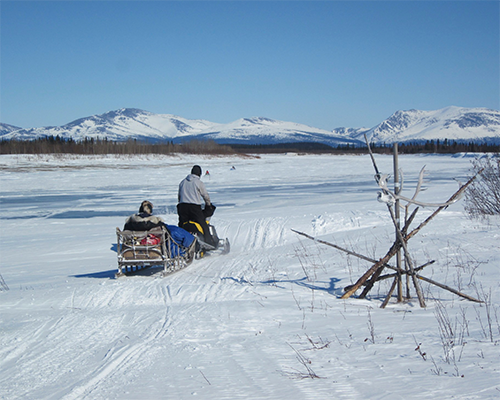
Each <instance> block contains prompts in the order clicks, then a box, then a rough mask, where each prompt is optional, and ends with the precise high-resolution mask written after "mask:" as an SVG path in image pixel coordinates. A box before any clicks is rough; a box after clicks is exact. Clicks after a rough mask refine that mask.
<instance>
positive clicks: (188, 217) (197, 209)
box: [177, 203, 215, 245]
mask: <svg viewBox="0 0 500 400" xmlns="http://www.w3.org/2000/svg"><path fill="white" fill-rule="evenodd" d="M177 214H178V215H179V227H181V228H183V227H184V226H183V225H184V224H185V223H186V222H189V221H193V222H197V223H198V224H200V226H201V229H203V238H204V240H205V242H206V243H208V244H210V245H215V243H213V239H212V236H211V235H210V231H209V229H208V225H207V221H206V218H205V214H204V213H203V210H202V209H201V206H200V205H199V204H191V203H179V204H177Z"/></svg>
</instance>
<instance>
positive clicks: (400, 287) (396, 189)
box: [393, 142, 403, 303]
mask: <svg viewBox="0 0 500 400" xmlns="http://www.w3.org/2000/svg"><path fill="white" fill-rule="evenodd" d="M393 153H394V154H393V158H394V193H395V194H396V195H398V194H399V193H400V192H401V185H400V182H399V158H398V143H397V142H396V143H394V145H393ZM394 208H395V210H394V211H395V218H396V220H395V222H394V223H395V225H396V240H398V239H399V237H398V231H399V230H400V228H401V223H400V210H399V199H397V198H396V202H395V204H394ZM396 268H398V269H401V249H399V250H398V252H397V253H396ZM396 281H397V288H398V303H401V302H402V301H403V280H402V276H401V273H400V272H398V276H397V278H396Z"/></svg>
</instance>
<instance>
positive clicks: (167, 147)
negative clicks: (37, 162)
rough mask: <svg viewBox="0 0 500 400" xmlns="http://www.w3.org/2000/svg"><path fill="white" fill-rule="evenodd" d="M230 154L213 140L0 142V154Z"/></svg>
mask: <svg viewBox="0 0 500 400" xmlns="http://www.w3.org/2000/svg"><path fill="white" fill-rule="evenodd" d="M174 153H185V154H234V150H233V149H232V148H231V147H229V146H225V145H220V144H218V143H216V142H214V141H213V140H206V141H201V140H191V141H189V142H185V143H182V144H177V143H173V142H162V143H146V142H141V141H139V140H136V139H130V140H128V141H126V142H115V141H110V140H107V139H94V138H85V139H84V140H80V141H76V140H74V139H72V138H68V139H65V138H62V137H60V136H59V135H58V136H55V137H54V136H47V137H43V138H38V139H35V140H15V139H12V140H2V141H0V154H124V155H133V154H174Z"/></svg>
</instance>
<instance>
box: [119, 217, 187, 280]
mask: <svg viewBox="0 0 500 400" xmlns="http://www.w3.org/2000/svg"><path fill="white" fill-rule="evenodd" d="M116 237H117V256H118V272H117V273H116V277H120V276H124V275H127V274H130V273H133V272H136V271H139V270H140V269H144V268H149V267H154V266H156V267H163V272H162V275H163V276H165V275H168V274H170V273H172V272H175V271H178V270H180V269H182V268H185V267H186V266H187V265H189V264H190V263H191V262H192V261H193V259H194V256H195V245H196V240H194V241H193V243H192V244H191V245H190V246H189V248H185V247H183V246H181V245H180V244H178V243H176V242H175V240H174V239H173V238H172V236H171V235H170V233H169V232H168V230H167V229H166V228H165V227H163V226H162V227H156V228H153V229H150V230H149V231H129V230H124V231H122V230H120V228H116Z"/></svg>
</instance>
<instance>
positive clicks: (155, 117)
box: [0, 107, 500, 146]
mask: <svg viewBox="0 0 500 400" xmlns="http://www.w3.org/2000/svg"><path fill="white" fill-rule="evenodd" d="M365 134H366V135H367V136H368V138H369V139H370V141H371V142H373V143H377V144H380V143H393V142H395V141H398V142H400V143H401V142H421V141H427V140H437V139H440V140H444V139H448V140H455V141H475V142H485V141H486V142H490V143H500V111H496V110H490V109H486V108H462V107H447V108H443V109H441V110H436V111H419V110H408V111H397V112H395V113H394V114H393V115H392V116H390V117H389V118H387V119H386V120H384V121H383V122H381V123H380V124H378V125H376V126H375V127H373V128H371V129H369V128H336V129H333V130H332V131H327V130H323V129H318V128H314V127H310V126H307V125H303V124H299V123H295V122H285V121H277V120H273V119H269V118H263V117H253V118H241V119H238V120H236V121H234V122H230V123H228V124H219V123H214V122H210V121H206V120H198V119H195V120H193V119H187V118H182V117H178V116H175V115H171V114H153V113H151V112H148V111H143V110H139V109H135V108H123V109H120V110H116V111H110V112H107V113H105V114H101V115H94V116H90V117H85V118H81V119H78V120H76V121H73V122H70V123H69V124H66V125H63V126H56V127H43V128H29V129H23V128H20V127H16V126H12V125H7V124H0V139H1V140H10V139H19V140H32V139H36V138H40V137H45V136H51V135H52V136H57V135H59V136H60V137H62V138H66V139H68V138H72V139H74V140H82V139H85V138H94V139H96V138H100V139H105V138H106V139H107V140H110V141H126V140H128V139H137V140H141V141H148V142H153V143H154V142H163V141H172V142H174V143H181V142H184V141H188V140H192V139H198V140H214V141H216V142H218V143H225V144H276V143H290V142H317V143H324V144H328V145H331V146H337V145H339V144H342V145H345V144H355V145H359V144H362V143H364V135H365Z"/></svg>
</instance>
